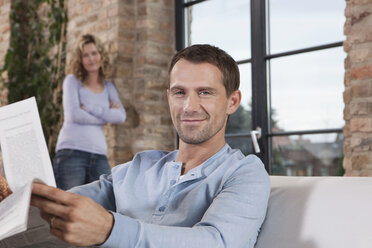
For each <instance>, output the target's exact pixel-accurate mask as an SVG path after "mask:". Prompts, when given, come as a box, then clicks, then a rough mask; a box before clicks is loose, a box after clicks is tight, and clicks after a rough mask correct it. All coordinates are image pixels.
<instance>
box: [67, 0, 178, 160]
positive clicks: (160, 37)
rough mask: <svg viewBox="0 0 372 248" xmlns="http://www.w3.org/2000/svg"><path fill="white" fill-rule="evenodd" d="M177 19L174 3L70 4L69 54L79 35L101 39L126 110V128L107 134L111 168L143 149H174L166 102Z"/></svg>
mask: <svg viewBox="0 0 372 248" xmlns="http://www.w3.org/2000/svg"><path fill="white" fill-rule="evenodd" d="M173 13H174V10H173V1H143V0H142V1H140V0H138V1H135V0H110V1H109V0H106V1H101V0H90V1H82V0H81V1H75V0H69V1H68V18H69V23H68V28H67V40H68V44H67V51H70V50H71V48H72V46H73V44H74V43H75V41H76V39H77V38H78V36H79V35H81V34H83V33H89V32H90V33H93V34H95V35H97V36H98V37H99V38H100V39H101V40H102V41H103V42H104V44H105V46H106V48H107V49H108V51H109V55H110V57H111V59H112V61H113V65H114V70H113V71H114V73H113V75H112V77H111V79H112V81H113V82H114V83H115V84H116V86H117V88H118V91H119V94H120V96H121V100H122V102H123V104H124V107H125V109H126V110H127V114H128V118H127V121H126V123H125V124H123V125H108V126H107V127H106V128H105V133H106V137H107V140H108V145H109V150H108V158H109V162H110V164H111V165H116V164H119V163H123V162H126V161H128V160H130V159H131V158H132V157H133V155H134V154H135V153H136V152H138V151H142V150H145V149H162V150H172V149H174V147H175V141H174V140H175V135H174V131H173V128H172V123H171V121H170V119H169V111H168V105H167V100H166V86H167V82H168V75H167V65H168V61H169V59H170V57H171V56H172V54H173V53H174V45H173V43H174V42H173V41H174V32H173V27H174V24H173V22H174V21H173V19H174V16H173ZM68 59H69V57H68Z"/></svg>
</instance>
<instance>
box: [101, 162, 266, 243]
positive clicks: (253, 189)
mask: <svg viewBox="0 0 372 248" xmlns="http://www.w3.org/2000/svg"><path fill="white" fill-rule="evenodd" d="M255 163H259V165H260V166H261V167H262V168H263V166H262V163H261V162H260V161H259V159H255ZM249 166H257V164H256V165H254V164H250V165H248V166H244V167H245V168H246V167H249ZM269 193H270V181H269V177H268V175H267V173H266V171H265V170H264V169H259V170H251V169H244V168H242V169H239V170H237V171H236V172H235V173H233V174H232V175H231V176H230V178H229V179H228V180H226V183H225V184H224V185H223V187H222V190H221V191H220V192H219V194H218V195H217V196H216V197H215V198H214V200H213V202H212V204H211V205H210V206H209V208H208V209H207V211H206V212H205V214H204V216H203V217H202V219H201V220H200V222H198V223H196V224H195V225H194V226H193V227H176V226H162V225H155V224H150V223H145V222H143V221H140V220H137V219H133V218H130V217H128V216H124V215H121V214H118V213H113V215H114V219H115V223H114V227H113V229H112V232H111V234H110V236H109V238H108V239H107V240H106V242H105V243H104V244H103V245H102V247H137V248H142V247H143V248H145V247H146V248H157V247H168V248H173V247H175V248H186V247H187V248H188V247H214V248H218V247H224V248H236V247H252V248H253V247H254V244H255V243H256V240H257V235H258V232H259V230H260V227H261V225H262V223H263V220H264V218H265V215H266V209H267V202H268V198H269Z"/></svg>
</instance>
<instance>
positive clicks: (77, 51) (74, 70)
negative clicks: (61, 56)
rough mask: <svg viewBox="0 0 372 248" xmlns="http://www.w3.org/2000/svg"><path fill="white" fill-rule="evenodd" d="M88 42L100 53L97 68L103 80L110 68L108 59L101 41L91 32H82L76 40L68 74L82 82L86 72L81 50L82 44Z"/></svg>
mask: <svg viewBox="0 0 372 248" xmlns="http://www.w3.org/2000/svg"><path fill="white" fill-rule="evenodd" d="M89 43H93V44H94V45H95V46H96V47H97V50H98V52H99V54H100V55H101V67H100V68H99V77H100V79H101V80H102V81H104V80H105V79H106V77H107V76H108V74H109V73H110V70H111V65H110V60H109V57H108V54H107V52H106V50H105V49H104V47H103V45H102V43H101V42H100V41H99V39H98V38H97V37H95V36H94V35H91V34H84V35H82V36H81V37H80V39H79V41H78V42H77V44H76V46H75V48H74V50H73V53H72V56H71V60H70V63H69V67H68V70H67V72H68V73H70V74H74V76H75V77H76V78H77V79H79V80H80V81H82V82H84V80H85V79H86V77H87V75H88V72H87V71H86V70H85V68H84V66H83V63H82V52H83V47H84V45H86V44H89Z"/></svg>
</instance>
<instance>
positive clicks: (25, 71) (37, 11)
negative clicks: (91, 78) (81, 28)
mask: <svg viewBox="0 0 372 248" xmlns="http://www.w3.org/2000/svg"><path fill="white" fill-rule="evenodd" d="M9 19H10V26H11V28H10V32H11V33H10V43H9V48H8V51H7V53H6V57H5V63H4V66H3V68H2V69H1V70H0V73H1V75H2V77H1V78H2V81H3V86H4V87H7V88H8V103H13V102H16V101H19V100H23V99H25V98H28V97H32V96H35V98H36V101H37V104H38V108H39V114H40V119H41V123H42V126H43V131H44V136H45V138H46V142H47V145H48V149H49V153H50V155H51V156H54V147H55V143H56V139H57V136H58V132H59V129H60V125H61V121H62V103H61V102H62V90H61V84H62V80H63V78H64V76H65V75H64V70H65V46H66V41H65V34H66V23H67V14H66V9H65V7H64V0H33V1H23V0H13V1H12V2H11V11H10V16H9Z"/></svg>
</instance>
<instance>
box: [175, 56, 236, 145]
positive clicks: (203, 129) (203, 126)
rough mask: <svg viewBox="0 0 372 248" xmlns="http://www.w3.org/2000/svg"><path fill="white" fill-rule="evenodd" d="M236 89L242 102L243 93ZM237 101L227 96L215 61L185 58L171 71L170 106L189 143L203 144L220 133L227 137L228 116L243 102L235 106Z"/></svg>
mask: <svg viewBox="0 0 372 248" xmlns="http://www.w3.org/2000/svg"><path fill="white" fill-rule="evenodd" d="M236 92H238V96H239V99H238V100H239V102H240V92H239V91H236ZM236 92H234V93H233V94H232V96H235V95H236V94H237V93H236ZM234 101H235V102H234ZM236 101H237V100H236V99H235V100H232V99H231V97H227V96H226V90H225V87H224V85H223V83H222V73H221V72H220V70H219V69H218V68H217V67H216V66H214V65H212V64H209V63H200V64H194V63H191V62H189V61H187V60H184V59H181V60H179V61H178V62H177V63H176V64H175V66H174V67H173V69H172V71H171V73H170V86H169V90H168V103H169V108H170V112H171V116H172V120H173V124H174V126H175V128H176V131H177V133H178V135H179V137H180V139H181V140H182V141H183V142H185V143H188V144H201V143H203V142H206V141H208V140H209V139H210V138H212V137H215V136H216V135H217V136H219V137H222V138H224V134H225V124H226V120H227V116H228V115H229V114H231V113H233V112H234V111H235V110H236V108H237V106H238V105H239V102H238V103H237V106H235V105H236ZM231 103H234V104H235V105H234V104H233V106H232V104H231Z"/></svg>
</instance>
